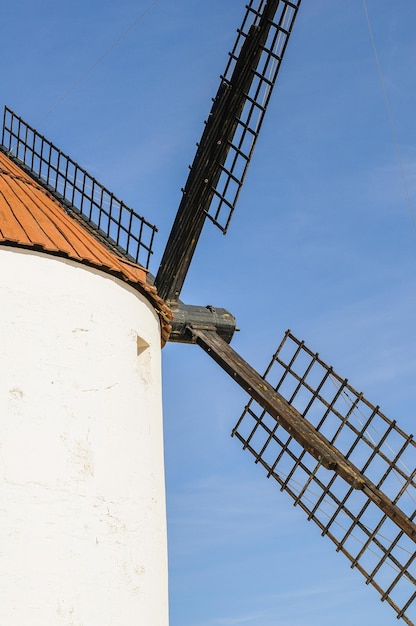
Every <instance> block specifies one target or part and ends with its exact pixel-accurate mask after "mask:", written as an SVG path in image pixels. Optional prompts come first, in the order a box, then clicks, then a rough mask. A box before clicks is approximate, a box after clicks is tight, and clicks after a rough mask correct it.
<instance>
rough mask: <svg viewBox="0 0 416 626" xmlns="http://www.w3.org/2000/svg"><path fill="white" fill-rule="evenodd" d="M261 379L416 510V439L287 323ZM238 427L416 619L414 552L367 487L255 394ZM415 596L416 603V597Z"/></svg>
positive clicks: (325, 528)
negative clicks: (302, 441)
mask: <svg viewBox="0 0 416 626" xmlns="http://www.w3.org/2000/svg"><path fill="white" fill-rule="evenodd" d="M263 378H264V380H265V381H268V383H269V384H271V385H272V387H273V388H274V389H275V390H276V391H277V392H278V393H279V394H281V395H282V396H283V397H284V398H286V400H287V401H288V402H289V404H290V405H291V406H292V407H293V408H295V409H296V410H297V411H298V412H299V414H300V415H302V417H303V418H304V420H305V422H307V423H309V424H311V425H312V426H313V428H314V431H315V432H317V433H321V434H322V435H323V436H324V437H325V438H326V439H327V440H328V441H329V442H330V444H332V445H333V446H334V447H335V448H336V449H337V450H338V451H339V452H340V453H341V454H342V455H343V457H344V458H345V459H346V460H348V461H350V462H351V463H352V464H354V466H355V467H357V468H358V469H359V470H360V472H361V474H362V475H364V476H366V477H367V478H368V479H369V481H371V482H372V483H373V484H374V485H376V487H377V489H378V490H380V492H382V493H383V494H385V495H386V497H388V498H389V499H390V500H391V501H392V502H393V503H394V505H396V506H397V507H398V508H399V509H400V510H401V511H402V512H403V513H404V515H405V516H406V517H407V518H408V520H409V521H410V522H412V521H414V520H415V519H416V469H415V468H416V443H415V441H414V440H413V437H412V436H411V435H407V434H406V433H405V432H404V431H403V430H402V429H401V428H399V426H398V425H397V424H396V422H395V421H392V420H390V419H388V418H387V417H386V416H385V415H384V414H383V413H382V412H381V411H380V410H379V407H377V406H374V405H372V404H371V403H370V402H368V401H367V400H366V399H365V398H364V396H363V394H362V393H358V392H357V391H356V390H355V389H354V388H353V387H352V386H351V385H350V384H349V383H348V381H347V380H345V379H343V378H341V377H340V376H339V375H338V374H337V373H336V372H334V371H333V369H332V368H331V367H329V366H328V365H326V364H325V363H324V362H323V361H322V360H321V359H320V358H319V356H318V355H317V354H315V353H313V352H312V351H311V350H309V348H307V347H306V346H305V344H304V343H303V342H302V341H299V340H298V339H296V337H294V335H292V334H291V333H290V331H287V333H286V335H285V337H284V339H283V341H282V343H281V344H280V346H279V348H278V350H277V352H276V354H275V355H274V356H273V358H272V360H271V362H270V364H269V366H268V368H267V370H266V373H265V375H264V377H263ZM233 435H235V436H236V437H237V438H238V439H239V440H240V441H241V442H242V444H243V446H244V448H246V449H248V450H249V451H250V452H251V453H252V454H253V455H254V457H255V460H256V463H259V464H260V465H262V466H263V467H264V468H265V469H266V471H267V475H268V476H271V477H273V478H274V479H275V480H276V481H277V482H278V483H279V485H280V487H281V490H283V491H285V492H287V493H288V494H289V495H290V496H291V497H292V498H293V500H294V504H295V505H298V506H300V507H301V508H302V509H303V510H304V511H305V513H306V514H307V516H308V519H309V520H312V521H314V522H315V523H316V524H317V525H318V527H319V528H320V530H321V533H322V535H324V536H328V537H329V538H330V539H331V540H332V541H333V542H334V544H335V545H336V548H337V550H338V551H340V552H342V553H343V554H344V555H345V556H346V557H347V558H348V559H349V561H350V563H351V567H355V568H356V569H358V570H359V571H360V572H361V574H362V575H363V576H364V577H365V579H366V583H367V584H370V585H372V586H373V587H375V588H376V589H377V591H378V592H379V594H380V595H381V599H382V600H383V601H386V602H388V604H390V605H391V606H392V607H393V609H394V610H395V611H396V613H397V617H401V618H403V620H404V621H405V622H406V623H407V624H408V625H413V624H414V623H415V620H416V606H414V605H413V604H412V603H413V602H414V600H415V598H416V551H415V548H416V546H415V541H414V538H412V537H411V536H409V535H407V534H405V533H404V532H403V530H402V528H401V527H400V525H399V524H398V523H397V521H398V520H397V519H395V517H394V515H393V516H390V515H387V514H386V511H385V510H383V509H381V508H380V507H379V506H378V505H377V502H376V501H374V499H371V498H370V497H369V496H368V493H367V492H366V489H362V490H357V489H354V488H353V486H352V485H349V484H348V483H347V482H345V480H343V479H342V478H341V477H340V476H339V475H338V474H337V472H336V471H335V472H332V471H328V470H327V469H325V468H324V467H323V466H322V464H321V463H320V462H319V461H317V460H316V458H314V457H313V456H312V455H311V454H310V453H309V452H308V451H307V450H305V449H304V448H303V447H302V446H301V445H299V443H298V442H297V441H296V440H295V439H294V438H293V437H292V436H291V435H290V434H288V433H287V432H286V431H285V430H284V429H283V428H282V426H280V425H279V424H278V423H277V421H276V419H274V418H273V417H271V416H270V415H269V414H268V413H267V412H266V411H265V410H264V409H263V408H262V407H261V406H260V405H259V404H257V402H255V401H254V400H251V401H250V402H249V403H248V405H247V406H246V408H245V410H244V412H243V414H242V416H241V417H240V419H239V421H238V423H237V425H236V426H235V428H234V430H233ZM415 605H416V603H415Z"/></svg>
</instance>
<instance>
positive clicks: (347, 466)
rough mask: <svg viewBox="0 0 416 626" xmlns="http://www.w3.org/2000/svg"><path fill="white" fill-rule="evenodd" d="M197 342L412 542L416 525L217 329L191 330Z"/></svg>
mask: <svg viewBox="0 0 416 626" xmlns="http://www.w3.org/2000/svg"><path fill="white" fill-rule="evenodd" d="M188 330H189V332H190V334H191V335H192V337H193V339H194V340H195V341H196V343H197V344H198V345H199V346H201V348H203V350H205V352H206V353H207V354H209V356H211V358H213V359H214V361H216V363H218V365H220V366H221V367H222V369H223V370H224V371H226V372H227V374H229V375H230V376H231V377H232V378H233V379H234V380H235V381H236V382H237V383H238V384H239V385H240V386H241V387H242V388H243V389H244V390H245V391H246V392H247V393H248V394H249V395H250V396H251V397H252V398H253V399H254V400H256V402H258V403H259V404H260V405H261V406H262V407H263V408H264V409H265V410H266V411H267V413H269V415H271V416H272V417H273V418H274V419H275V420H276V421H277V422H278V423H279V424H280V425H281V426H282V427H283V428H284V429H285V430H286V431H287V432H288V433H290V435H291V436H292V437H293V438H294V439H295V440H296V441H297V442H298V443H299V444H300V445H301V446H302V447H303V448H304V449H305V450H307V451H308V452H309V453H310V454H311V455H312V456H313V457H314V458H315V459H316V460H317V461H318V462H319V463H320V464H321V465H323V466H324V467H325V468H326V469H328V470H332V471H334V472H335V473H336V474H337V475H338V476H340V477H341V478H343V479H344V480H345V481H346V482H347V483H348V484H349V485H351V486H352V487H353V488H354V489H357V490H362V491H363V492H364V493H365V495H366V496H367V497H368V498H369V500H371V502H373V503H374V504H375V505H376V506H377V507H378V508H379V509H380V510H381V511H383V513H385V514H386V515H387V516H388V517H389V518H390V519H391V520H392V521H394V523H395V524H396V525H397V526H398V527H399V528H400V529H401V530H402V531H403V532H404V533H405V534H406V535H407V536H408V537H409V538H410V539H412V540H413V541H416V524H415V523H414V522H413V521H411V520H410V519H409V518H408V517H407V516H406V515H405V514H404V513H403V511H402V510H401V509H400V508H399V507H397V506H396V505H395V504H394V503H393V502H392V501H391V500H390V499H389V498H388V497H387V496H386V495H385V494H384V493H383V492H382V491H381V490H380V489H378V488H377V487H376V485H375V484H374V483H373V482H371V481H370V480H369V479H368V478H367V477H366V476H365V475H364V474H362V473H361V472H360V470H359V469H358V468H357V467H356V466H355V465H354V464H353V463H351V462H350V461H349V460H348V459H347V458H345V456H344V455H343V454H341V453H340V452H339V451H338V450H337V448H336V447H335V446H333V445H332V444H331V443H330V442H329V441H328V440H327V439H326V438H325V437H324V436H323V435H322V434H321V433H320V432H318V431H316V430H315V428H314V427H313V426H312V425H311V424H310V423H309V422H308V421H307V420H306V419H304V418H302V416H301V415H300V413H299V412H298V411H297V410H296V409H294V408H293V407H292V406H291V405H290V404H289V403H288V402H287V401H286V400H285V398H283V396H281V395H280V394H279V393H278V392H276V391H275V390H274V389H273V387H272V386H271V385H270V384H269V383H268V382H267V381H266V380H264V379H263V378H262V377H261V376H260V374H258V372H257V371H256V370H255V369H253V368H252V367H251V366H250V365H249V364H248V363H247V361H245V360H244V359H243V358H242V357H241V356H240V355H239V354H238V353H237V352H235V350H233V349H232V348H231V347H230V346H229V345H228V344H226V343H225V342H224V341H223V340H222V339H221V338H220V337H219V336H218V335H217V334H216V333H215V332H214V331H207V330H198V329H194V328H189V329H188Z"/></svg>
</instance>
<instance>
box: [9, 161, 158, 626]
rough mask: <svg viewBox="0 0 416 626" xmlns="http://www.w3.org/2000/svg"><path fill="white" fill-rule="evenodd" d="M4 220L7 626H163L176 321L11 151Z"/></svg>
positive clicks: (132, 269) (140, 275) (139, 274)
mask: <svg viewBox="0 0 416 626" xmlns="http://www.w3.org/2000/svg"><path fill="white" fill-rule="evenodd" d="M95 193H98V188H97V189H96V190H95ZM99 193H102V189H101V188H100V189H99ZM112 204H113V207H112V208H113V210H114V211H115V210H116V204H117V203H116V201H115V199H114V198H112ZM119 208H120V207H119ZM120 210H124V211H126V208H124V209H120ZM0 215H1V227H0V237H1V243H2V245H1V246H0V268H1V269H0V274H1V280H0V301H1V303H2V304H1V307H0V329H1V330H0V335H1V340H0V346H1V347H0V355H1V379H2V386H1V395H0V414H1V416H2V437H1V448H0V464H1V472H2V505H1V512H0V518H1V523H0V537H1V540H0V544H1V566H2V576H3V577H5V576H7V580H6V579H5V578H3V584H2V598H1V605H2V606H1V623H2V624H16V625H17V624H21V625H23V624H32V625H33V626H35V625H36V626H37V625H39V626H41V625H44V624H58V623H59V624H60V623H65V624H81V623H82V624H126V625H127V624H132V623H137V624H155V625H156V624H157V625H159V624H160V625H161V626H162V625H165V624H167V620H168V617H167V548H166V522H165V519H166V516H165V494H164V469H163V437H162V407H161V372H160V356H161V351H160V345H161V332H162V341H163V337H164V336H165V334H166V332H167V319H168V315H169V311H168V309H167V307H166V306H165V305H163V303H162V301H161V300H160V299H159V298H158V297H157V296H156V294H155V290H154V289H153V288H152V287H150V286H148V285H146V272H145V270H143V269H142V268H140V267H139V266H138V265H135V264H133V263H130V262H129V261H126V260H123V259H122V258H120V256H118V255H116V254H115V253H114V252H112V251H111V250H109V249H108V247H106V246H105V245H104V244H103V243H101V242H100V241H98V240H97V238H96V237H94V236H93V235H92V234H91V233H90V232H88V230H86V226H87V225H86V224H84V225H81V224H80V223H79V222H78V221H77V220H76V219H74V216H72V217H70V216H69V215H68V214H67V213H66V211H65V209H64V206H63V205H62V203H59V202H58V201H57V200H56V199H55V198H54V197H53V196H52V195H50V194H48V193H47V191H45V189H44V188H42V187H41V186H40V185H39V184H38V183H37V182H36V181H34V180H33V179H32V178H31V177H30V176H29V175H28V174H27V173H25V172H24V171H23V170H22V168H21V167H18V166H17V165H16V164H15V163H14V162H13V161H12V160H10V158H9V157H8V156H6V155H5V154H4V153H0ZM5 416H7V420H5ZM5 590H6V592H5Z"/></svg>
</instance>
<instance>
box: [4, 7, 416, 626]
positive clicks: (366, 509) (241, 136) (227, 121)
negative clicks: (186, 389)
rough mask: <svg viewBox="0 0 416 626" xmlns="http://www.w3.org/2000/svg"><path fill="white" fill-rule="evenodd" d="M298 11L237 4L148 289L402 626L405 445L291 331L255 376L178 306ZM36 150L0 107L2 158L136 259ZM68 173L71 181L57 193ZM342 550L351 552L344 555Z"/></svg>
mask: <svg viewBox="0 0 416 626" xmlns="http://www.w3.org/2000/svg"><path fill="white" fill-rule="evenodd" d="M299 7H300V0H299V1H297V2H290V1H286V0H283V1H282V0H275V1H269V2H267V3H266V2H264V1H262V0H252V1H251V2H250V3H249V4H248V6H247V8H246V13H245V16H244V20H243V24H242V27H241V28H240V29H239V31H238V36H237V41H236V43H235V46H234V48H233V50H232V52H231V54H230V60H229V64H228V65H227V69H226V71H225V73H224V76H223V77H222V78H221V82H220V87H219V90H218V92H217V95H216V97H215V99H214V104H213V107H212V110H211V112H210V114H209V117H208V119H207V123H206V127H205V131H204V133H203V136H202V138H201V141H200V143H199V146H198V150H197V154H196V157H195V160H194V162H193V165H192V166H191V171H190V175H189V178H188V181H187V182H186V184H185V186H184V192H183V199H182V202H181V205H180V207H179V210H178V213H177V216H176V219H175V223H174V225H173V228H172V232H171V235H170V237H169V240H168V243H167V245H166V248H165V251H164V254H163V257H162V260H161V263H160V266H159V269H158V272H157V275H156V278H155V286H156V288H157V289H158V293H159V295H160V296H161V297H162V298H163V299H164V300H165V301H166V302H167V303H168V305H169V306H170V308H171V310H172V311H173V313H174V320H173V324H172V334H171V339H172V340H173V341H183V342H187V343H194V344H198V345H199V346H201V347H202V348H203V349H204V350H205V351H206V352H207V354H208V355H209V356H211V357H212V358H213V359H214V360H215V361H216V362H217V363H218V364H219V365H220V366H221V367H222V368H223V369H224V370H225V371H226V372H227V373H228V374H230V375H231V376H232V377H233V379H234V380H235V381H236V382H237V383H238V384H240V385H241V386H242V387H243V388H244V389H245V391H246V392H247V393H248V394H249V396H251V398H252V400H251V401H250V403H249V404H248V406H247V408H246V410H245V412H244V414H243V416H242V418H241V419H240V420H239V422H238V424H237V425H236V427H235V429H234V431H233V434H234V435H235V436H236V437H237V438H238V439H239V440H240V441H241V442H242V444H243V446H244V447H245V448H247V449H248V450H249V451H250V452H252V454H253V455H254V457H255V460H256V462H257V463H259V464H260V465H262V466H264V468H265V469H266V471H267V474H268V475H269V476H273V478H275V479H276V480H277V482H278V483H279V484H280V486H281V488H282V489H284V490H286V491H288V492H289V494H290V495H291V496H292V497H293V499H294V500H295V503H296V504H298V505H299V506H300V507H301V508H302V509H303V510H304V511H305V512H306V514H307V516H308V518H309V519H311V520H313V521H314V522H316V524H317V525H318V526H319V528H320V530H321V532H322V533H323V534H324V535H326V536H328V537H330V538H331V540H332V541H333V542H334V543H335V545H336V548H337V550H339V551H341V552H342V553H344V554H345V555H346V556H347V558H348V560H349V561H350V563H351V564H352V565H353V566H354V567H355V568H356V569H358V570H359V571H360V572H361V574H362V575H363V576H364V577H365V579H366V582H367V583H369V584H371V585H373V586H374V587H375V588H376V589H377V591H378V592H379V593H380V595H381V597H382V599H383V600H386V601H387V602H388V603H389V604H390V605H391V606H392V607H393V609H394V610H395V611H396V613H397V616H398V617H401V618H403V620H404V621H405V622H406V623H408V624H412V623H413V621H412V620H414V618H413V617H412V613H411V611H412V603H413V600H414V599H415V594H416V591H415V569H414V567H415V566H414V558H415V552H414V543H415V537H416V525H415V521H414V518H415V469H414V459H415V444H414V442H413V440H412V438H411V436H409V435H407V434H406V433H405V432H404V431H402V430H401V429H400V427H399V426H398V425H397V424H396V423H395V422H394V421H392V420H389V419H388V418H387V417H386V416H384V415H383V413H381V411H380V410H379V408H378V407H375V406H373V405H372V404H371V403H369V402H368V401H367V400H366V399H365V398H364V397H363V396H362V395H361V394H359V393H357V392H356V391H355V390H354V388H353V387H352V386H350V385H349V383H348V382H347V381H345V380H344V379H343V378H341V377H340V376H339V375H338V374H336V373H335V372H333V371H332V369H331V368H329V367H328V366H327V365H326V364H325V363H324V362H323V361H322V360H321V359H320V358H319V356H317V355H316V354H315V353H314V352H312V351H311V350H309V349H308V348H307V347H306V346H305V345H304V344H303V343H302V342H300V341H299V340H297V339H296V338H295V337H294V336H293V335H292V334H287V335H286V337H285V340H284V341H283V342H282V344H281V346H280V348H279V350H278V351H277V353H276V354H275V356H274V357H273V360H272V362H271V365H270V367H269V369H268V370H267V372H266V374H265V376H260V375H259V374H258V373H257V372H256V371H255V370H254V369H253V368H251V366H250V365H249V364H248V363H247V362H246V361H245V360H244V359H243V358H242V357H241V356H240V355H239V354H237V353H236V352H235V351H234V350H232V348H230V346H229V345H228V343H229V342H230V340H231V339H232V335H233V331H234V329H235V320H234V318H233V316H232V315H231V314H230V313H229V312H227V311H226V310H223V309H212V308H208V309H204V307H199V306H196V305H192V306H190V305H188V304H184V303H183V302H181V300H180V295H181V289H182V285H183V283H184V280H185V277H186V274H187V271H188V269H189V266H190V263H191V261H192V256H193V253H194V250H195V248H196V245H197V243H198V239H199V236H200V234H201V231H202V228H203V226H204V224H205V221H206V220H207V218H208V219H210V220H211V221H213V222H214V223H215V224H216V225H217V226H219V227H220V229H221V230H223V231H225V230H227V228H228V225H229V221H230V218H231V215H232V213H233V211H234V207H235V204H236V201H237V198H238V195H239V192H240V188H241V186H242V183H243V180H244V176H245V173H246V170H247V166H248V164H249V162H250V159H251V156H252V151H253V147H254V144H255V141H256V139H257V136H258V133H259V131H260V127H261V123H262V120H263V115H264V113H265V111H266V108H267V105H268V102H269V98H270V94H271V91H272V88H273V86H274V83H275V80H276V78H277V73H278V71H279V68H280V63H281V61H282V58H283V55H284V53H285V51H286V46H287V42H288V40H289V37H290V34H291V32H292V28H293V25H294V22H295V18H296V16H297V12H298V9H299ZM44 145H47V146H50V144H49V143H48V142H46V143H45V140H44V139H43V138H41V137H40V136H39V135H38V134H37V133H36V132H35V131H34V130H33V129H31V128H30V127H28V125H27V124H25V123H24V122H23V121H22V120H21V119H20V118H18V117H17V116H15V115H14V114H13V113H12V112H11V111H9V110H7V111H6V117H5V124H4V133H3V146H4V148H5V150H7V151H9V152H11V153H12V155H13V158H16V159H18V160H19V161H20V162H23V163H24V165H25V166H26V167H27V168H28V169H29V170H30V172H31V174H32V175H34V176H36V177H37V178H39V179H40V180H41V181H43V183H44V184H46V185H47V186H48V188H49V190H50V191H51V192H52V193H55V194H59V196H60V199H61V201H62V202H64V203H68V205H69V206H68V210H69V211H73V212H74V214H75V215H76V216H77V217H78V218H79V219H81V220H84V219H85V216H86V214H87V210H86V209H85V205H86V204H87V205H88V213H89V216H88V221H89V227H92V228H95V229H96V230H97V229H98V236H100V237H102V238H103V239H104V240H106V241H108V245H110V246H113V247H114V249H116V250H117V251H118V252H119V253H121V254H123V253H124V254H127V255H128V257H129V258H131V257H132V256H133V259H132V260H134V261H137V260H138V257H134V255H132V247H133V248H134V247H136V248H138V247H140V244H141V241H142V238H141V237H136V235H134V237H133V240H132V243H131V236H132V233H133V229H132V226H131V223H128V221H126V220H128V219H130V218H126V217H125V216H124V215H123V216H122V211H123V208H122V207H121V205H120V204H119V202H118V201H117V202H116V206H115V208H114V209H113V208H112V209H111V210H110V213H109V214H107V215H104V216H103V215H102V212H101V204H100V202H98V207H95V200H94V198H95V196H94V195H93V198H92V199H91V198H89V199H87V200H85V187H86V185H85V180H86V177H88V175H87V174H86V173H85V172H84V171H82V170H79V168H78V169H77V166H76V165H75V166H73V167H75V170H74V172H75V173H73V175H72V176H71V177H69V176H68V167H67V165H68V163H71V161H70V160H69V159H68V158H67V157H65V155H64V159H63V161H64V162H65V164H66V165H65V167H64V169H63V170H62V169H61V167H62V165H61V163H60V162H59V158H60V157H59V156H57V155H58V153H54V152H53V148H51V149H50V150H49V153H45V152H44V148H43V146H44ZM40 146H42V147H40ZM52 154H53V156H52ZM59 154H60V153H59ZM45 155H46V156H45ZM71 167H72V166H71ZM51 170H54V172H53V176H51V177H50V176H49V174H50V171H51ZM62 171H64V172H65V173H64V174H61V172H62ZM78 172H80V173H79V174H78ZM70 178H71V179H72V181H75V182H72V183H71V184H69V185H68V182H67V181H68V180H70ZM52 180H53V181H56V182H53V183H52ZM90 182H91V181H90ZM92 184H93V186H94V184H95V182H94V181H92ZM68 187H69V190H68ZM100 193H102V192H100ZM111 202H112V200H111V201H110V205H111ZM94 211H96V214H95V215H94ZM113 211H114V212H113ZM114 215H116V217H115V218H113V216H114ZM113 224H115V226H114V225H113ZM120 230H121V231H122V234H121V235H120V234H119V232H120ZM138 242H139V243H138ZM146 245H147V244H146ZM146 249H147V250H148V249H149V247H147V248H146ZM286 352H287V353H288V354H286ZM275 369H279V373H278V375H277V376H275V375H274V372H275ZM272 372H273V377H272V378H271V379H270V382H268V381H269V376H271V375H272ZM328 387H330V389H327V388H328ZM341 405H342V407H341ZM282 433H283V434H282ZM354 541H356V542H358V545H359V547H358V549H357V548H356V547H355V548H353V547H352V546H351V544H354Z"/></svg>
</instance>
